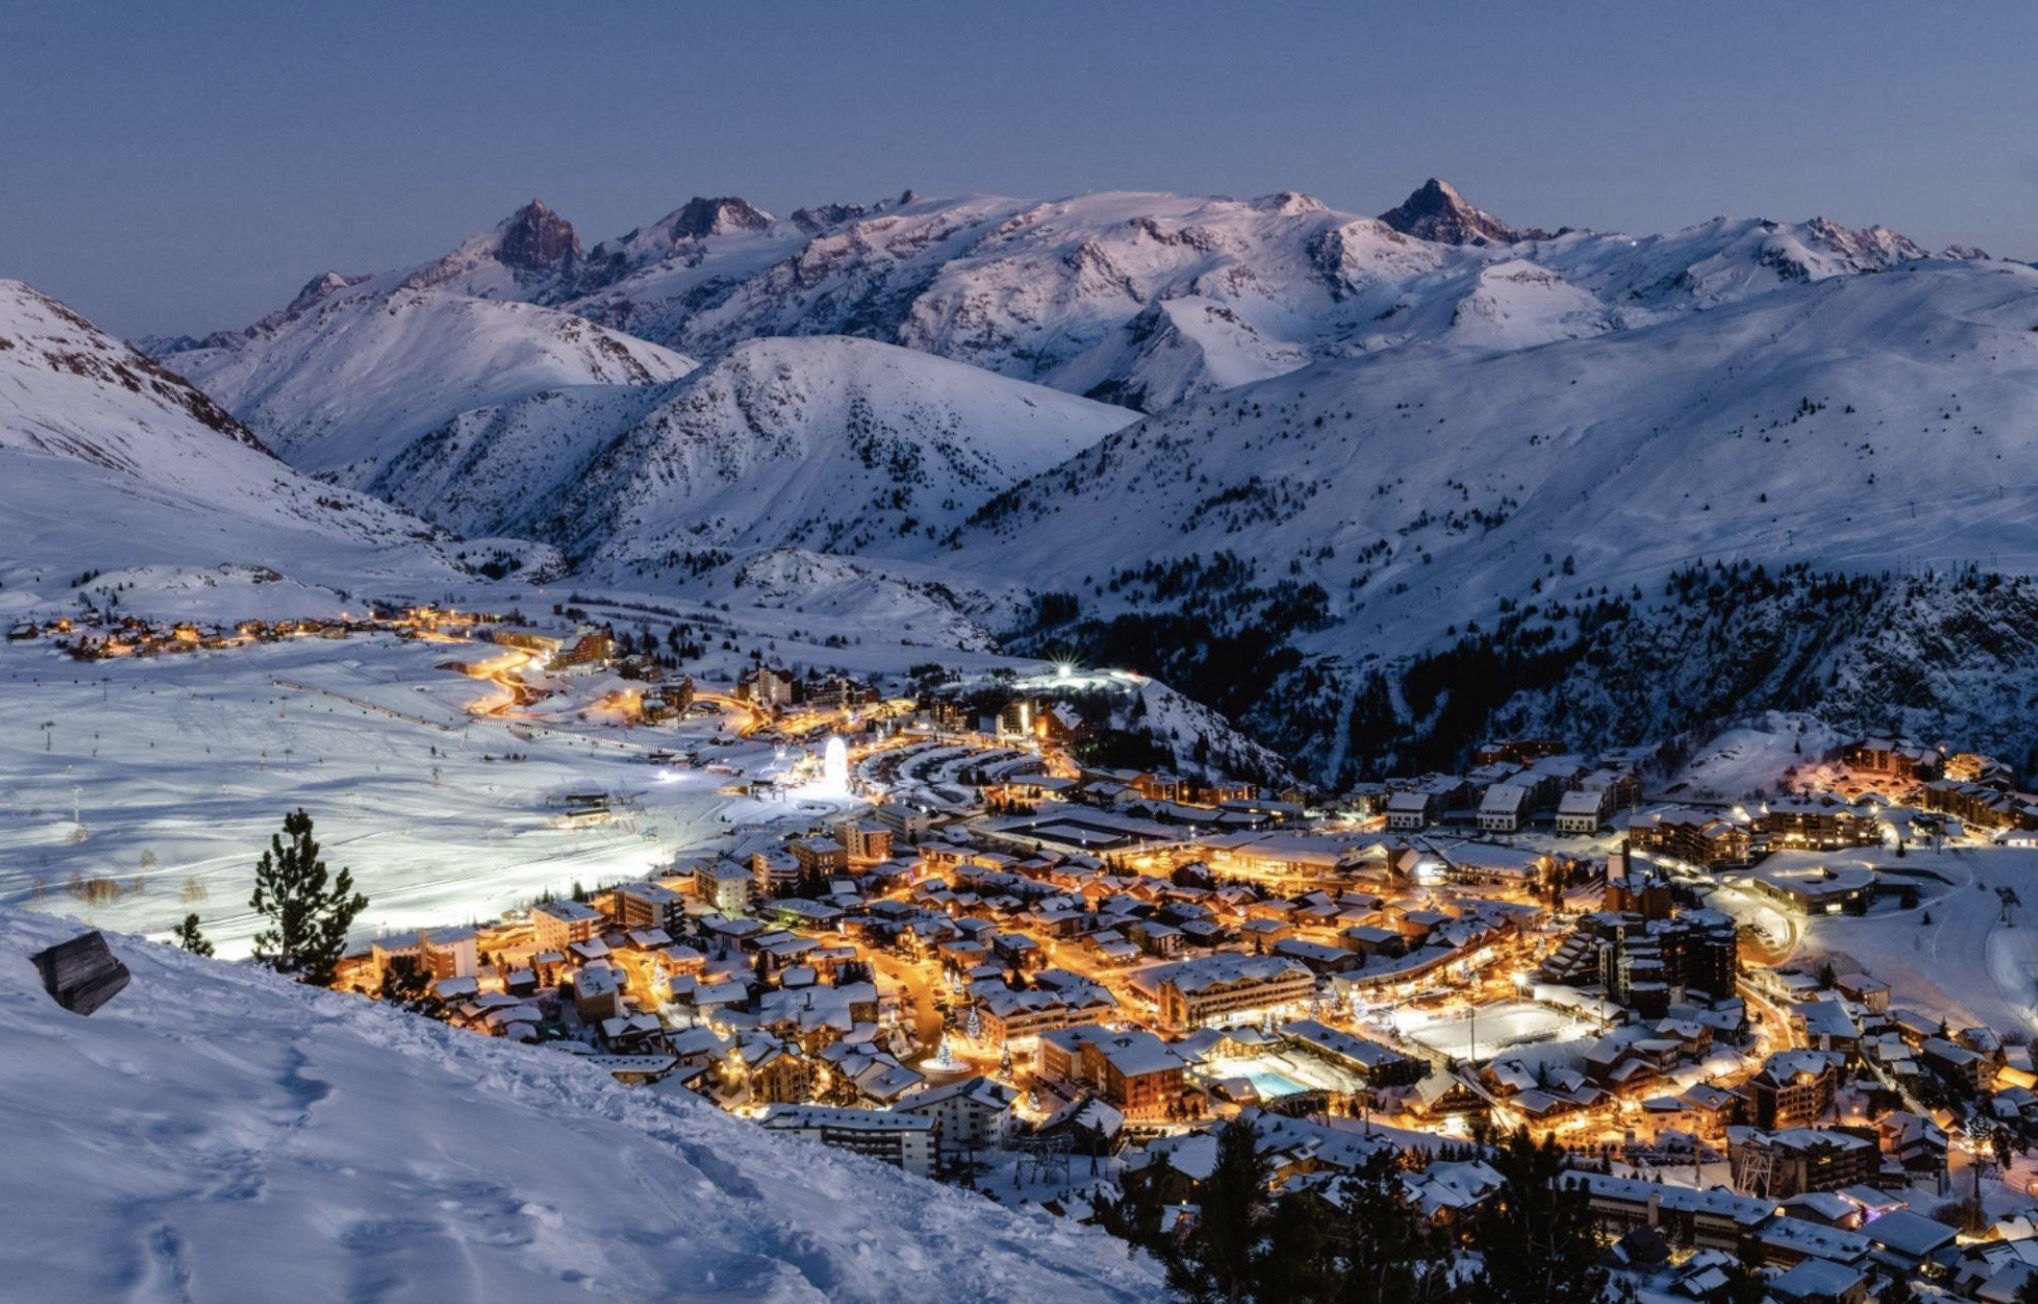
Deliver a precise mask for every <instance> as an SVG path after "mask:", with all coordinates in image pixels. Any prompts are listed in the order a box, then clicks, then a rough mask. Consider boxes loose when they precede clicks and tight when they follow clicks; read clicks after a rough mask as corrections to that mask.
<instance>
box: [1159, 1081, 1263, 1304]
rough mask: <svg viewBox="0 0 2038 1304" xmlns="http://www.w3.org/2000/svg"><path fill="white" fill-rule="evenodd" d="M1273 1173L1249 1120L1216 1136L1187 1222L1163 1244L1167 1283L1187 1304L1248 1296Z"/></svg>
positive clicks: (1232, 1301)
mask: <svg viewBox="0 0 2038 1304" xmlns="http://www.w3.org/2000/svg"><path fill="white" fill-rule="evenodd" d="M1272 1178H1273V1173H1272V1169H1271V1167H1270V1165H1269V1164H1268V1163H1267V1161H1266V1158H1265V1157H1264V1156H1262V1155H1261V1154H1260V1152H1259V1136H1258V1133H1257V1131H1256V1129H1255V1128H1254V1127H1253V1125H1252V1124H1251V1123H1249V1122H1245V1121H1242V1120H1240V1121H1234V1122H1232V1123H1230V1124H1228V1125H1227V1126H1226V1127H1225V1129H1224V1130H1223V1131H1222V1132H1220V1133H1218V1136H1217V1162H1216V1164H1215V1166H1214V1167H1213V1168H1212V1170H1211V1173H1210V1176H1209V1177H1208V1178H1207V1179H1205V1180H1204V1182H1203V1185H1202V1186H1201V1187H1200V1188H1199V1189H1198V1190H1197V1192H1196V1209H1195V1213H1194V1214H1193V1215H1192V1217H1193V1219H1194V1223H1193V1226H1192V1227H1191V1228H1190V1230H1189V1233H1188V1235H1187V1236H1185V1237H1183V1238H1181V1240H1180V1241H1178V1242H1176V1243H1174V1244H1172V1245H1170V1246H1169V1247H1168V1253H1167V1256H1166V1262H1167V1270H1168V1272H1167V1277H1168V1286H1169V1287H1170V1289H1172V1290H1173V1291H1174V1292H1175V1294H1176V1296H1177V1298H1179V1299H1182V1300H1185V1301H1189V1302H1190V1304H1220V1302H1221V1304H1241V1302H1242V1301H1245V1300H1249V1299H1251V1298H1252V1297H1253V1294H1252V1288H1253V1286H1254V1284H1255V1277H1256V1275H1257V1272H1258V1269H1259V1266H1260V1265H1259V1263H1258V1262H1257V1260H1258V1258H1259V1247H1260V1243H1261V1238H1262V1237H1263V1236H1264V1235H1265V1232H1266V1230H1267V1222H1268V1217H1269V1213H1270V1209H1269V1206H1268V1202H1267V1190H1268V1186H1269V1184H1270V1183H1271V1181H1272Z"/></svg>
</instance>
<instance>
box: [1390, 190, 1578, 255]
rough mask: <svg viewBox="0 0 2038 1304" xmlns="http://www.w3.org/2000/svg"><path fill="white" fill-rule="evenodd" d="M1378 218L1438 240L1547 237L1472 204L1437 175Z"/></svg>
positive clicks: (1420, 237)
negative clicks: (1503, 219)
mask: <svg viewBox="0 0 2038 1304" xmlns="http://www.w3.org/2000/svg"><path fill="white" fill-rule="evenodd" d="M1380 220H1381V221H1382V222H1385V223H1386V224H1387V225H1388V226H1390V227H1392V228H1394V229H1395V230H1396V231H1399V232H1401V233H1402V234H1403V235H1412V236H1414V237H1415V238H1416V239H1418V240H1430V241H1434V242H1436V243H1438V244H1455V245H1464V244H1469V245H1482V244H1513V243H1514V242H1516V241H1517V240H1541V239H1546V238H1547V235H1546V233H1545V232H1542V231H1536V230H1520V229H1517V228H1515V227H1511V226H1509V225H1508V224H1507V223H1505V222H1503V221H1501V220H1500V219H1499V218H1497V217H1495V216H1493V214H1491V213H1488V212H1486V211H1485V210H1483V209H1479V208H1474V207H1473V206H1472V205H1471V204H1469V203H1467V202H1466V200H1465V197H1464V196H1463V195H1461V194H1459V193H1458V188H1457V187H1456V186H1454V185H1452V184H1451V183H1450V182H1448V181H1445V180H1443V179H1442V178H1441V177H1431V178H1430V179H1429V180H1427V181H1425V182H1423V183H1422V185H1420V186H1418V187H1417V188H1416V190H1415V193H1414V194H1412V195H1410V196H1409V197H1408V198H1407V199H1406V200H1405V201H1403V203H1402V204H1401V206H1400V207H1399V208H1390V209H1388V210H1387V211H1386V212H1384V213H1382V214H1380Z"/></svg>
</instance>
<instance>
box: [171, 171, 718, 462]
mask: <svg viewBox="0 0 2038 1304" xmlns="http://www.w3.org/2000/svg"><path fill="white" fill-rule="evenodd" d="M578 258H579V253H578V243H577V241H576V240H575V238H574V236H573V231H572V228H571V227H570V226H567V225H565V223H564V222H563V221H560V220H559V219H558V218H556V217H555V216H553V215H552V214H551V213H549V212H548V211H546V210H545V209H544V207H543V205H540V204H537V203H535V202H534V203H532V204H531V205H530V206H528V207H527V208H525V209H523V210H520V211H519V212H518V213H517V214H515V215H513V216H512V217H511V218H510V219H509V220H507V221H505V222H504V223H503V224H502V225H500V226H498V227H497V228H496V229H495V230H493V231H491V232H488V233H487V234H486V235H484V236H480V237H476V238H475V239H474V240H471V241H469V242H467V243H466V244H464V245H462V246H461V247H460V248H459V249H457V250H455V251H454V252H453V253H451V254H448V255H447V256H446V257H444V258H442V259H440V260H438V261H437V262H435V263H431V264H427V265H426V266H424V267H420V268H413V269H410V270H408V271H405V272H400V273H390V274H387V275H383V276H373V277H365V278H363V277H347V276H342V275H340V274H339V273H337V272H328V273H326V274H325V275H323V276H320V277H318V278H315V279H314V280H313V281H312V282H311V283H310V284H308V285H307V286H305V288H304V289H303V290H302V291H301V292H300V293H299V294H298V296H297V298H296V299H294V300H293V301H292V302H291V303H290V304H289V305H288V306H286V307H285V308H283V309H281V310H279V311H278V312H275V313H272V314H270V315H269V316H268V317H265V318H264V319H263V320H262V321H260V322H257V323H256V324H255V325H253V326H251V327H249V328H248V329H247V330H246V331H244V332H241V333H238V334H225V335H214V336H211V337H209V338H207V339H206V340H204V341H201V342H197V343H195V344H190V345H189V346H188V347H180V346H177V345H175V344H173V345H171V346H168V347H165V346H163V345H161V344H158V345H156V346H155V347H158V348H159V349H160V350H161V356H162V357H164V358H165V359H166V360H167V362H168V364H169V365H170V366H173V367H175V368H177V369H178V370H179V371H181V372H182V373H183V374H185V375H187V376H189V377H190V378H191V379H192V381H193V382H194V383H196V384H197V385H199V386H200V387H202V388H203V389H204V390H205V391H206V392H207V393H208V394H211V395H212V396H213V397H214V398H216V399H218V400H219V402H220V403H222V404H224V405H225V406H226V407H228V408H230V409H231V410H232V411H233V412H234V413H235V415H237V416H238V417H240V418H241V419H242V420H243V421H245V422H246V423H247V424H248V425H249V426H251V427H253V428H254V429H255V430H256V431H257V432H258V433H259V434H260V435H261V436H262V438H263V439H264V440H265V441H266V442H268V443H269V445H270V446H271V447H273V448H275V449H276V451H277V452H278V453H279V454H281V455H282V456H283V457H284V458H286V459H288V460H289V461H290V462H291V463H292V464H294V465H296V466H297V467H299V468H300V469H302V470H306V471H310V472H313V473H316V474H318V475H320V476H322V477H325V478H328V479H331V480H334V481H335V482H337V483H340V484H347V485H354V486H359V485H363V484H366V483H367V482H368V481H370V480H372V479H373V478H374V477H375V475H376V474H377V473H378V472H379V471H380V470H381V469H382V467H383V466H384V464H385V463H386V462H387V461H388V459H389V458H390V457H391V456H393V455H394V454H395V453H396V452H397V451H399V450H401V449H402V448H403V447H405V446H406V445H407V444H408V443H409V442H410V441H411V440H413V439H415V438H416V437H417V436H419V435H421V434H424V433H425V432H426V431H429V430H432V429H434V428H436V427H438V426H440V425H443V424H444V423H445V422H447V421H448V420H450V419H452V418H453V417H454V416H456V415H458V414H459V413H461V412H464V411H467V410H468V409H470V408H476V407H481V406H484V405H489V404H499V403H508V402H513V401H515V400H517V399H520V398H523V397H525V396H526V395H529V394H535V393H538V392H540V391H543V390H549V389H557V388H559V387H562V386H570V385H653V384H658V383H661V382H664V381H668V380H672V379H674V378H676V377H679V376H682V375H685V374H686V373H687V372H688V371H691V370H692V369H693V366H694V363H693V361H692V360H691V359H689V358H685V357H682V356H680V355H678V354H675V353H673V352H671V351H670V350H667V349H663V348H660V347H659V346H657V345H655V344H650V343H647V342H646V341H644V340H640V339H637V338H634V337H632V336H629V335H624V334H621V333H619V332H616V331H611V330H607V329H605V328H603V327H600V326H596V325H594V324H592V323H590V322H588V321H587V320H585V319H583V318H580V317H576V316H574V315H572V314H571V313H564V312H558V311H555V310H553V309H550V308H545V307H541V306H538V305H536V304H532V303H526V302H521V301H520V300H521V298H522V297H524V296H527V295H533V294H536V293H538V292H540V291H542V290H543V289H545V288H547V287H550V286H553V285H555V284H556V283H557V282H558V281H559V280H560V279H561V278H562V277H564V276H567V275H569V274H570V273H571V272H572V270H573V269H574V268H575V267H576V266H577V264H578Z"/></svg>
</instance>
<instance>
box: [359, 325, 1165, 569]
mask: <svg viewBox="0 0 2038 1304" xmlns="http://www.w3.org/2000/svg"><path fill="white" fill-rule="evenodd" d="M1132 417H1133V414H1132V413H1129V412H1126V411H1125V410H1124V409H1122V408H1115V407H1111V406H1108V405H1106V404H1102V403H1095V402H1091V401H1089V400H1087V399H1082V398H1077V397H1075V396H1073V395H1070V394H1064V393H1061V392H1059V391H1056V390H1052V389H1045V388H1042V387H1040V386H1036V385H1028V384H1025V383H1023V382H1020V381H1014V380H1007V379H1005V378H1003V377H1000V376H994V375H990V374H987V373H985V372H982V371H979V370H977V369H975V368H972V367H967V366H963V365H961V364H959V363H954V362H948V361H945V360H943V359H940V358H932V357H928V356H926V355H925V354H921V353H916V352H913V351H912V350H909V349H902V348H898V347H895V346H892V345H886V344H877V343H873V342H871V341H868V340H857V339H844V338H814V339H764V340H752V341H747V342H745V343H744V344H742V345H740V346H738V347H737V348H735V349H734V350H732V351H730V352H729V353H727V354H726V355H724V356H723V357H722V358H721V359H720V360H719V361H717V362H716V363H714V364H713V365H711V366H708V367H705V368H703V369H701V370H700V371H697V372H695V373H694V374H692V375H690V376H688V377H686V378H685V379H683V380H680V381H677V382H675V383H672V384H668V385H663V386H656V387H615V386H610V387H590V388H581V389H568V390H560V391H548V392H545V393H540V394H536V395H533V396H531V397H528V398H525V399H522V400H520V401H518V402H516V403H512V404H507V405H503V406H498V407H489V408H484V409H479V410H476V411H471V412H467V413H463V414H462V415H461V416H459V417H457V418H456V419H454V420H453V421H451V422H449V423H447V424H446V425H444V426H442V427H441V428H439V429H437V430H435V431H433V432H432V433H430V434H429V435H426V436H425V437H423V438H421V439H419V440H417V441H415V442H414V443H412V444H411V445H410V446H409V447H407V448H405V449H404V450H403V451H402V452H401V453H400V454H398V455H396V456H394V457H392V458H391V459H390V460H389V461H388V464H387V465H386V466H385V467H384V469H383V470H382V472H381V473H380V474H379V475H378V476H377V477H375V478H374V479H373V480H372V481H370V488H372V489H373V490H374V491H375V492H378V493H381V494H383V495H385V496H386V497H388V498H389V499H390V500H391V501H393V502H396V503H398V504H400V505H404V506H407V507H410V508H411V509H413V510H415V511H417V512H419V513H420V514H422V515H426V516H429V517H430V518H431V519H433V520H436V521H439V522H441V523H443V524H445V525H448V526H450V527H452V528H454V529H457V530H460V531H463V532H466V533H481V534H516V535H524V536H527V537H533V538H538V539H542V540H544V541H547V542H550V543H554V544H557V545H558V546H560V547H561V548H563V549H565V550H567V552H568V553H569V554H570V555H572V556H574V557H577V558H582V559H586V558H589V557H594V556H599V557H601V558H602V559H604V560H606V561H608V562H610V563H622V564H628V565H637V564H642V565H644V566H647V567H649V568H650V571H649V573H662V572H663V571H665V570H667V569H670V568H673V567H675V566H677V565H679V564H680V562H679V559H680V558H682V557H683V556H684V555H685V554H689V553H699V552H705V551H709V550H714V549H736V550H754V549H762V548H772V547H777V546H779V545H781V544H797V545H802V546H806V547H811V548H814V549H816V550H819V551H824V552H841V553H852V552H864V551H872V550H876V551H880V552H882V551H886V550H891V551H906V552H913V551H926V550H928V549H929V548H930V547H931V545H932V541H933V540H934V539H936V538H938V537H940V536H942V535H945V534H947V533H948V532H949V531H951V530H952V529H954V528H955V527H956V526H957V525H959V524H961V523H962V521H963V520H965V519H966V518H967V517H968V516H969V515H970V514H971V513H972V512H974V511H975V510H976V509H977V508H979V507H980V506H982V505H983V504H984V503H985V502H986V501H987V500H988V499H990V498H991V497H992V496H993V495H995V494H997V493H999V492H1000V491H1002V490H1004V489H1006V488H1008V487H1010V486H1011V485H1012V484H1015V483H1017V482H1018V481H1020V480H1022V479H1024V478H1026V477H1028V476H1031V475H1036V474H1038V473H1040V472H1043V471H1045V470H1047V469H1048V468H1049V467H1051V466H1054V465H1056V464H1057V463H1060V462H1062V461H1064V460H1065V459H1067V458H1068V457H1070V456H1072V455H1074V454H1075V453H1077V452H1079V451H1081V450H1082V449H1084V448H1087V447H1088V446H1089V445H1091V444H1093V443H1095V442H1096V441H1097V440H1099V439H1101V438H1103V437H1104V436H1105V435H1106V434H1108V433H1110V432H1111V431H1112V430H1115V429H1117V428H1118V427H1119V426H1121V425H1124V424H1125V423H1126V422H1127V421H1129V420H1131V419H1132ZM902 541H903V542H902ZM906 545H912V546H906Z"/></svg>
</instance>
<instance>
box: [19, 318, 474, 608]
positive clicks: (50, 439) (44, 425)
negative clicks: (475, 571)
mask: <svg viewBox="0 0 2038 1304" xmlns="http://www.w3.org/2000/svg"><path fill="white" fill-rule="evenodd" d="M0 522H4V523H5V527H6V528H5V529H4V531H0V593H5V594H6V598H7V602H6V604H4V605H10V606H11V605H12V604H13V602H14V601H15V600H16V599H19V598H24V597H27V596H28V592H27V590H26V589H25V588H24V587H23V586H25V585H33V584H34V582H35V580H36V578H37V577H38V576H40V575H41V574H42V573H43V572H44V571H50V572H62V571H71V570H80V571H82V570H84V569H86V568H88V567H90V568H94V569H105V568H109V567H128V566H159V567H184V566H198V567H206V568H212V567H218V566H220V565H221V564H223V563H225V564H232V565H236V566H240V567H244V568H245V567H256V566H261V567H269V568H272V569H274V570H280V571H285V572H288V573H292V574H297V573H299V572H301V571H308V572H309V573H311V574H313V575H315V576H318V577H329V576H335V575H353V576H359V575H372V574H379V573H390V574H393V573H404V574H408V575H411V576H414V577H430V576H433V575H437V576H440V577H445V576H449V575H451V574H452V573H453V568H452V567H451V566H449V565H448V564H447V562H446V561H445V559H444V558H443V557H442V556H441V555H440V554H439V552H438V550H437V547H436V545H435V544H432V543H430V542H429V540H430V539H431V538H432V536H433V533H434V532H433V531H432V530H431V529H430V527H428V526H426V525H425V524H424V523H423V522H421V521H419V520H417V519H416V518H414V517H411V516H408V515H406V514H404V513H402V512H400V511H396V510H393V509H391V508H390V507H388V506H387V505H385V504H383V503H381V502H378V501H376V500H374V499H371V498H368V497H365V496H363V495H361V494H356V493H352V492H349V491H346V490H336V489H333V488H331V487H330V486H327V485H322V484H318V483H316V482H314V481H311V480H309V479H307V478H306V477H304V476H302V475H300V474H299V473H297V472H296V471H293V470H292V469H291V468H290V467H289V466H287V465H285V464H284V463H282V462H280V461H278V460H277V459H276V458H275V457H273V456H271V455H270V453H269V452H268V451H267V450H266V449H264V448H263V447H262V446H261V444H260V443H259V442H258V441H257V440H256V438H255V437H254V436H253V435H252V434H250V433H249V431H248V430H247V429H246V427H244V426H242V425H241V424H240V423H239V422H238V421H236V420H234V419H233V418H232V417H231V416H229V415H228V414H227V413H226V412H225V411H224V410H222V409H221V408H220V407H219V406H218V405H217V404H216V403H214V402H213V401H212V400H211V399H210V398H208V397H207V396H206V395H204V394H202V393H200V392H199V391H197V390H196V389H193V388H192V387H191V386H190V385H189V384H187V383H186V382H185V381H184V380H183V379H182V378H181V377H179V376H177V375H175V374H173V373H171V372H169V371H166V370H164V369H163V368H162V367H160V366H158V365H157V364H156V363H154V362H151V361H150V360H149V359H147V358H145V357H143V356H142V355H141V354H139V353H136V352H135V351H134V350H132V349H130V348H129V347H128V346H127V345H125V344H122V343H121V342H120V341H118V340H115V339H113V338H112V337H111V336H108V335H106V334H105V333H103V332H101V331H99V330H98V329H96V328H95V327H93V326H92V324H91V323H90V322H87V321H86V320H85V319H84V318H82V317H80V316H78V315H77V314H76V313H74V312H72V311H71V310H70V309H68V308H66V307H64V306H63V305H62V304H60V303H58V302H56V301H55V300H53V299H50V298H48V297H47V296H45V295H42V294H40V293H38V292H36V291H35V290H33V289H30V288H29V287H28V286H25V285H22V284H21V283H19V282H16V281H0ZM52 578H54V575H53V576H52Z"/></svg>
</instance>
